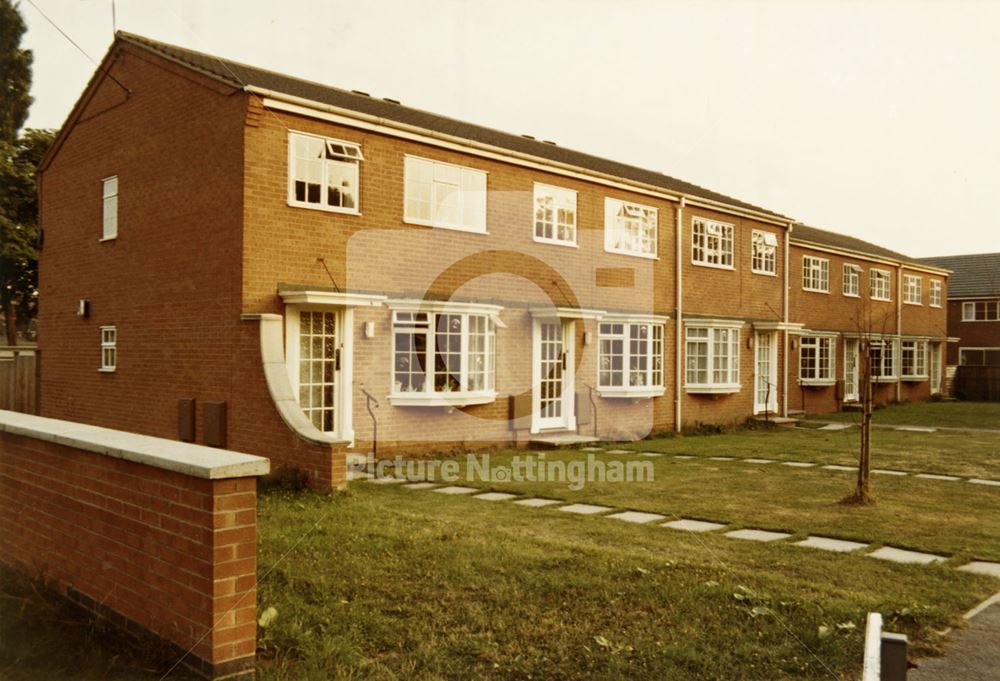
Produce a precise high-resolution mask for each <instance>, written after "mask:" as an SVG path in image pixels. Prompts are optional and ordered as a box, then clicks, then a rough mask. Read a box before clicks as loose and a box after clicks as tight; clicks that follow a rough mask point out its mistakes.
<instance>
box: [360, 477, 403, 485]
mask: <svg viewBox="0 0 1000 681" xmlns="http://www.w3.org/2000/svg"><path fill="white" fill-rule="evenodd" d="M365 482H370V483H371V484H373V485H395V484H396V483H399V482H406V478H368V479H367V480H365Z"/></svg>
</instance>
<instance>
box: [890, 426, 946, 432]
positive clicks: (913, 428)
mask: <svg viewBox="0 0 1000 681" xmlns="http://www.w3.org/2000/svg"><path fill="white" fill-rule="evenodd" d="M896 430H901V431H903V432H904V433H936V432H937V428H926V427H924V426H899V427H898V428H896Z"/></svg>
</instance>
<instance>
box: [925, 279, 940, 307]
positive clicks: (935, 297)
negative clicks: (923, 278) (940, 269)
mask: <svg viewBox="0 0 1000 681" xmlns="http://www.w3.org/2000/svg"><path fill="white" fill-rule="evenodd" d="M943 290H944V287H943V286H942V284H941V280H940V279H931V284H930V290H929V292H928V294H927V302H928V304H929V305H930V306H931V307H941V294H942V292H943Z"/></svg>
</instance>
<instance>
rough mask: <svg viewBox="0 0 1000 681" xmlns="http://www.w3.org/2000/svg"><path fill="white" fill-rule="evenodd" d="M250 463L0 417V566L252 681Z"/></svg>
mask: <svg viewBox="0 0 1000 681" xmlns="http://www.w3.org/2000/svg"><path fill="white" fill-rule="evenodd" d="M268 468H269V463H268V460H267V459H264V458H261V457H254V456H248V455H245V454H237V453H235V452H228V451H224V450H217V449H210V448H207V447H200V446H197V445H189V444H185V443H179V442H173V441H169V440H162V439H158V438H152V437H147V436H140V435H134V434H131V433H124V432H121V431H114V430H109V429H105V428H97V427H95V426H85V425H82V424H76V423H70V422H67V421H59V420H56V419H46V418H40V417H37V416H29V415H25V414H15V413H14V412H9V411H0V499H2V500H3V503H2V504H0V560H2V561H3V562H4V563H7V564H8V565H10V566H11V567H13V568H15V569H17V570H20V571H21V572H23V573H25V574H27V575H29V576H30V577H34V578H41V579H44V580H46V581H48V582H50V583H52V584H53V585H54V586H56V587H57V588H59V589H60V590H62V591H63V593H65V594H66V595H67V596H68V597H70V598H71V599H73V600H74V601H76V602H77V603H78V604H80V605H82V606H84V607H86V608H88V609H89V610H92V611H94V612H96V613H97V614H99V615H101V616H104V617H107V618H108V619H109V620H110V621H112V622H113V623H115V624H118V625H120V626H122V627H124V628H126V629H132V630H143V631H145V632H149V633H152V634H154V635H156V636H157V637H159V638H161V639H163V640H164V641H166V642H167V643H168V644H169V645H170V647H172V648H173V649H174V650H175V651H176V653H177V658H178V660H181V657H182V656H183V660H181V663H182V664H184V665H186V666H188V667H190V668H192V669H194V670H195V671H196V672H198V673H200V674H201V675H203V676H205V677H206V678H211V679H220V678H252V676H253V674H254V671H253V669H254V654H255V650H256V606H257V603H256V583H257V580H256V570H257V557H256V550H257V546H256V537H257V526H256V522H257V521H256V507H257V476H259V475H263V474H266V473H267V472H268Z"/></svg>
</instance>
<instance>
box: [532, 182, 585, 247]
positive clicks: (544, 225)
mask: <svg viewBox="0 0 1000 681" xmlns="http://www.w3.org/2000/svg"><path fill="white" fill-rule="evenodd" d="M535 241H543V242H545V243H550V244H563V245H567V246H575V245H576V192H575V191H573V190H572V189H562V188H561V187H552V186H549V185H547V184H540V183H538V182H536V183H535Z"/></svg>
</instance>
